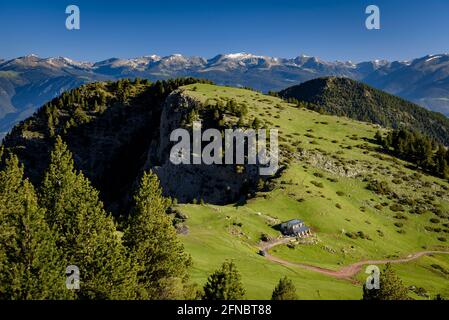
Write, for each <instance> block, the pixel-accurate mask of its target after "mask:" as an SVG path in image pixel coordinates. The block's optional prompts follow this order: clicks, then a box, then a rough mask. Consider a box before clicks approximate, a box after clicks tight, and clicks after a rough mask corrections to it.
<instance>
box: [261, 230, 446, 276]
mask: <svg viewBox="0 0 449 320" xmlns="http://www.w3.org/2000/svg"><path fill="white" fill-rule="evenodd" d="M290 240H291V238H282V239H280V240H277V241H273V242H270V243H266V244H264V245H263V246H261V247H260V251H261V252H263V255H264V256H265V258H267V259H268V260H270V261H273V262H276V263H279V264H282V265H284V266H289V267H300V268H303V269H307V270H310V271H314V272H318V273H321V274H325V275H328V276H331V277H335V278H338V279H346V280H349V281H352V282H353V281H354V279H352V277H354V276H355V275H356V274H357V273H359V272H360V270H361V268H362V266H364V265H367V264H386V263H404V262H409V261H412V260H415V259H418V258H419V257H422V256H425V255H431V254H449V251H420V252H416V253H413V254H410V255H408V256H407V257H405V258H401V259H385V260H364V261H359V262H356V263H353V264H350V265H348V266H346V267H343V268H341V269H340V270H338V271H335V270H330V269H326V268H321V267H317V266H313V265H309V264H306V263H299V262H290V261H287V260H284V259H281V258H278V257H275V256H272V255H271V254H269V253H268V250H270V249H271V248H273V247H275V246H278V245H281V244H285V243H288V242H290Z"/></svg>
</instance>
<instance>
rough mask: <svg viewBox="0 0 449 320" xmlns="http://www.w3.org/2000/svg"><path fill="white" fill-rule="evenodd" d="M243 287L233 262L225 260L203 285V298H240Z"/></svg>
mask: <svg viewBox="0 0 449 320" xmlns="http://www.w3.org/2000/svg"><path fill="white" fill-rule="evenodd" d="M244 296H245V289H244V288H243V285H242V282H241V276H240V273H239V272H238V270H237V267H236V266H235V264H234V262H232V261H231V262H229V261H225V262H224V263H223V264H222V266H221V268H220V269H218V270H216V271H215V272H214V273H213V274H211V275H210V276H209V279H208V280H207V283H206V284H205V285H204V297H203V299H205V300H242V299H243V298H244Z"/></svg>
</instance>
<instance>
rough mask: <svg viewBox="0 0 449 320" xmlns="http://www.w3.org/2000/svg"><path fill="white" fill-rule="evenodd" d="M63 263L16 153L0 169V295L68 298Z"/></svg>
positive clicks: (11, 297)
mask: <svg viewBox="0 0 449 320" xmlns="http://www.w3.org/2000/svg"><path fill="white" fill-rule="evenodd" d="M65 278H66V275H65V266H64V265H63V264H62V263H61V255H60V253H59V252H58V250H57V248H56V243H55V237H54V234H53V233H52V232H51V230H50V228H49V227H48V225H47V223H46V221H45V213H44V210H42V209H41V208H39V207H38V204H37V198H36V194H35V191H34V188H33V186H32V185H31V183H30V182H29V181H28V180H25V179H24V177H23V167H22V166H19V161H18V159H17V157H15V156H11V157H10V158H9V159H8V160H6V165H5V168H4V169H3V171H1V172H0V299H8V300H12V299H14V300H15V299H18V300H25V299H33V300H35V299H62V298H69V297H70V293H69V291H68V290H67V289H66V287H65Z"/></svg>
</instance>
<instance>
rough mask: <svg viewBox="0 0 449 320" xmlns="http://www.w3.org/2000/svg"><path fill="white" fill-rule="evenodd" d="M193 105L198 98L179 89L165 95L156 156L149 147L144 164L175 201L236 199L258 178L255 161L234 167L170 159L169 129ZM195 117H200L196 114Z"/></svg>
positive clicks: (212, 201)
mask: <svg viewBox="0 0 449 320" xmlns="http://www.w3.org/2000/svg"><path fill="white" fill-rule="evenodd" d="M197 107H198V101H196V100H194V99H193V98H191V97H190V96H188V95H185V94H183V93H182V92H181V91H176V92H173V93H172V94H171V95H170V96H169V97H168V98H167V100H166V102H165V104H164V106H163V109H162V114H161V119H160V135H159V137H160V138H159V145H158V148H157V160H156V161H154V154H155V152H154V149H153V150H151V151H150V156H149V157H148V159H149V161H148V162H147V164H146V168H151V167H152V168H153V170H154V171H155V173H156V174H157V175H158V177H159V179H160V181H161V185H162V188H163V190H164V192H165V194H166V195H169V196H171V197H174V198H177V199H178V201H181V202H190V201H192V200H193V199H196V200H198V201H199V200H200V199H203V200H204V201H206V202H208V203H215V204H224V203H229V202H232V201H236V200H238V199H239V198H240V197H241V196H244V195H246V193H248V192H250V191H251V190H252V189H254V186H255V185H256V183H257V181H258V179H259V171H258V167H257V166H256V165H245V166H243V167H242V168H237V166H235V165H206V164H178V165H175V164H173V163H172V162H171V161H170V150H171V148H172V147H173V145H175V144H176V142H171V141H170V134H171V132H172V131H173V130H175V129H178V128H181V127H183V125H182V122H183V121H182V120H183V119H184V118H185V117H186V116H187V115H188V114H189V112H191V111H192V110H193V109H195V108H197ZM198 120H204V119H201V117H200V119H198ZM184 127H185V128H188V130H189V132H191V130H192V128H191V127H189V126H185V125H184ZM204 129H205V128H203V130H204ZM191 136H192V135H191ZM151 159H153V161H151ZM155 164H158V165H156V166H155Z"/></svg>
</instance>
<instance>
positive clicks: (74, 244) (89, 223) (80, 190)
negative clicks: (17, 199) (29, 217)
mask: <svg viewBox="0 0 449 320" xmlns="http://www.w3.org/2000/svg"><path fill="white" fill-rule="evenodd" d="M41 203H42V206H44V207H45V208H47V215H46V218H47V221H48V223H49V225H50V226H51V227H52V228H53V230H55V232H56V233H57V237H58V241H57V244H58V247H59V248H61V249H62V251H63V255H64V261H65V263H66V266H68V265H76V266H77V267H78V268H79V269H80V290H79V291H78V292H77V294H78V298H88V299H124V298H134V297H135V294H136V272H135V269H134V268H133V266H132V265H131V262H130V260H129V259H128V257H127V255H126V251H125V247H124V246H123V245H122V243H121V240H120V238H119V235H118V233H117V230H116V227H115V224H114V221H113V220H112V218H111V217H110V216H108V215H107V214H106V212H105V210H104V209H103V204H102V203H101V201H100V200H99V195H98V191H97V190H95V189H94V188H93V187H92V186H91V184H90V182H89V180H88V179H87V178H85V177H84V176H83V174H82V173H78V172H76V171H75V169H74V163H73V159H72V154H71V153H70V151H69V150H68V147H67V145H66V144H65V143H64V142H63V141H62V139H61V137H59V136H58V137H57V139H56V144H55V148H54V150H53V151H52V153H51V156H50V166H49V168H48V170H47V172H46V174H45V177H44V181H43V185H42V190H41Z"/></svg>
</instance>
